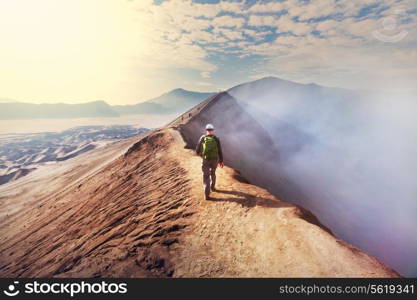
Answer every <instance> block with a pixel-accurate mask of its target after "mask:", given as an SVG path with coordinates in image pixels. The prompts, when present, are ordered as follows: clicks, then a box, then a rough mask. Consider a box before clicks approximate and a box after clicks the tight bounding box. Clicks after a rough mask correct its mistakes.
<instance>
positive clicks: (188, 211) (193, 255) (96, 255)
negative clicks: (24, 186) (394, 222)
mask: <svg viewBox="0 0 417 300" xmlns="http://www.w3.org/2000/svg"><path fill="white" fill-rule="evenodd" d="M185 145H186V144H185V142H184V141H183V139H182V137H181V135H180V133H179V132H178V131H177V130H175V129H174V128H171V127H166V128H162V129H160V130H156V131H153V132H151V133H149V134H148V135H146V136H145V137H143V138H141V139H140V140H139V141H138V142H136V143H135V144H133V145H132V146H131V147H130V149H129V150H128V151H127V152H126V153H125V154H124V155H122V156H121V157H119V158H117V159H115V160H114V161H112V162H111V163H110V164H108V165H106V166H105V167H104V168H103V169H101V170H100V171H98V172H96V173H95V174H94V175H93V176H88V177H87V178H84V179H83V180H82V181H81V182H80V183H79V184H77V185H76V186H72V187H69V188H67V189H65V192H64V193H62V192H61V193H59V192H58V193H55V194H53V195H50V196H49V197H48V198H47V199H39V202H38V203H41V204H40V205H33V206H32V209H26V210H25V212H24V213H22V214H20V215H19V218H16V219H15V220H14V222H15V223H16V224H23V225H21V226H17V227H16V230H10V231H3V236H2V239H1V242H0V253H1V254H0V276H2V277H19V276H23V277H44V276H56V277H170V276H174V277H223V276H227V277H229V276H239V277H248V276H250V277H277V276H278V277H292V276H294V277H298V276H302V277H310V276H330V277H333V276H336V277H338V276H342V277H350V276H355V277H360V276H366V277H373V276H375V277H391V276H394V277H395V276H398V274H397V273H396V272H395V271H393V270H391V269H389V268H387V267H386V266H384V265H383V264H381V263H379V262H378V261H377V260H376V259H374V258H373V257H371V256H369V255H367V254H366V253H364V252H362V251H361V250H359V249H357V248H355V247H353V246H351V245H348V244H346V243H344V242H343V241H341V240H339V239H337V238H335V237H334V236H333V235H331V234H330V233H329V232H328V231H326V229H325V228H324V227H322V226H321V225H320V224H319V223H318V221H317V219H316V218H315V217H314V216H313V215H312V214H310V213H309V212H307V211H305V210H303V209H301V208H298V207H295V206H293V205H289V204H287V203H285V202H282V201H280V200H279V199H277V198H276V197H275V196H273V195H271V194H270V193H269V192H267V191H266V190H264V189H262V188H259V187H257V186H254V185H251V184H249V183H247V182H245V180H244V178H242V177H241V176H239V174H238V173H237V172H236V171H234V170H233V169H231V168H229V167H225V168H223V169H220V168H219V169H218V172H217V176H218V185H217V188H218V189H219V191H218V192H214V193H213V194H212V196H213V197H214V199H213V200H211V201H206V200H204V197H203V188H202V177H201V158H200V157H198V156H197V155H195V154H194V152H193V150H191V149H186V148H185ZM41 200H42V201H41ZM31 203H35V202H33V201H32V202H31ZM6 221H7V220H2V223H1V224H0V225H1V226H2V227H3V224H4V222H6Z"/></svg>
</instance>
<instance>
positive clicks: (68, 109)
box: [0, 89, 214, 120]
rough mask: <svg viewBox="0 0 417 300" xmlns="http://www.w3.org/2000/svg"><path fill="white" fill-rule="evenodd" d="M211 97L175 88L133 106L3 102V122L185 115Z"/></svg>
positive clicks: (101, 102) (1, 117)
mask: <svg viewBox="0 0 417 300" xmlns="http://www.w3.org/2000/svg"><path fill="white" fill-rule="evenodd" d="M212 95H214V93H200V92H193V91H187V90H184V89H175V90H172V91H170V92H168V93H165V94H163V95H161V96H159V97H156V98H152V99H150V100H147V101H145V102H142V103H138V104H134V105H109V104H107V103H106V102H104V101H93V102H88V103H82V104H65V103H57V104H32V103H25V102H2V101H0V120H23V119H39V118H84V117H117V116H120V115H132V114H172V113H183V112H185V111H186V110H188V109H190V108H191V107H193V106H194V105H196V104H198V103H200V102H201V101H203V100H205V99H207V98H208V97H210V96H212ZM4 99H6V98H4Z"/></svg>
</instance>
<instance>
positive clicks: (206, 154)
mask: <svg viewBox="0 0 417 300" xmlns="http://www.w3.org/2000/svg"><path fill="white" fill-rule="evenodd" d="M218 157H219V152H218V149H217V141H216V138H215V137H214V136H213V135H206V136H205V137H204V138H203V158H204V159H213V158H218Z"/></svg>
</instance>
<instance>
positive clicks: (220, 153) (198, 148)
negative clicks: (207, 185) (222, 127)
mask: <svg viewBox="0 0 417 300" xmlns="http://www.w3.org/2000/svg"><path fill="white" fill-rule="evenodd" d="M207 135H208V134H203V135H202V136H201V137H200V139H199V140H198V143H197V146H196V147H195V153H197V155H200V154H201V150H202V149H201V148H202V147H201V146H202V144H203V138H204V137H205V136H207ZM211 135H212V136H214V139H215V140H216V142H217V150H218V152H219V163H222V162H223V152H222V146H221V145H220V139H219V138H218V137H217V136H215V135H214V134H211Z"/></svg>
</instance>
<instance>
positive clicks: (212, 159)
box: [195, 124, 224, 200]
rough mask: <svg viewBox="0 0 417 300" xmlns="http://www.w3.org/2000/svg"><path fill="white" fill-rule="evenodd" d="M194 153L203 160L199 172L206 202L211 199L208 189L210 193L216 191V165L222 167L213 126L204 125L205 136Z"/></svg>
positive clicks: (219, 148)
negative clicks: (201, 175) (200, 172)
mask: <svg viewBox="0 0 417 300" xmlns="http://www.w3.org/2000/svg"><path fill="white" fill-rule="evenodd" d="M195 152H196V153H197V155H201V157H202V158H203V161H202V163H201V170H202V171H203V185H204V195H205V198H206V200H209V199H211V198H210V189H211V190H212V191H215V190H216V188H215V186H216V168H217V165H219V166H220V167H221V168H223V166H224V163H223V153H222V147H221V145H220V140H219V138H218V137H217V136H215V135H214V126H213V125H212V124H207V125H206V134H203V135H202V136H201V137H200V139H199V141H198V143H197V146H196V148H195ZM210 178H211V184H210Z"/></svg>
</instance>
